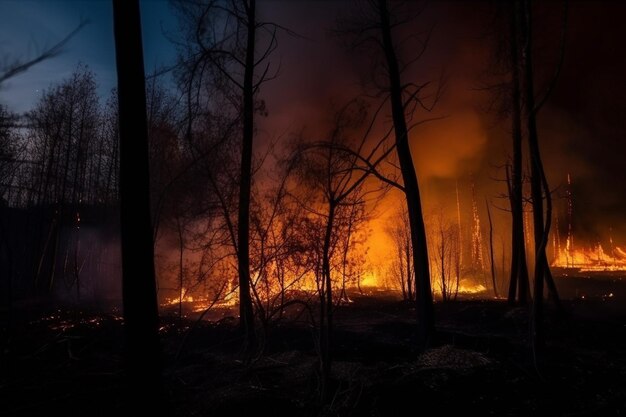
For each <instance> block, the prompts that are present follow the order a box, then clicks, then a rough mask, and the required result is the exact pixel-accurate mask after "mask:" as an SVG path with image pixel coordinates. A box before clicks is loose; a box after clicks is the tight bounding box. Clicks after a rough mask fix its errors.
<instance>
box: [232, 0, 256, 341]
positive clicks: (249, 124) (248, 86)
mask: <svg viewBox="0 0 626 417" xmlns="http://www.w3.org/2000/svg"><path fill="white" fill-rule="evenodd" d="M255 9H256V1H255V0H250V3H249V4H248V5H247V9H246V10H247V18H248V27H247V29H248V36H247V44H246V62H245V64H246V66H245V72H244V81H243V137H242V148H241V182H240V185H239V213H238V228H237V241H238V245H237V246H238V248H237V250H238V253H237V264H238V269H239V317H240V318H239V320H240V322H239V323H240V326H241V330H242V331H243V333H244V336H245V344H246V349H252V348H253V347H254V345H255V333H254V310H253V307H252V296H251V295H250V188H251V182H252V180H251V176H252V144H253V141H254V85H253V78H254V45H255V36H256V18H255V12H256V10H255Z"/></svg>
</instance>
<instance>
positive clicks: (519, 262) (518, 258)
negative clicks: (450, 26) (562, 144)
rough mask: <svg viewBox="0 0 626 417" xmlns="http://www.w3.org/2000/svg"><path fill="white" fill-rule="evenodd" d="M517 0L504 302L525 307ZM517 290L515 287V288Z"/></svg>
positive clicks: (513, 13)
mask: <svg viewBox="0 0 626 417" xmlns="http://www.w3.org/2000/svg"><path fill="white" fill-rule="evenodd" d="M519 16H520V13H519V1H515V2H514V3H513V4H512V5H511V35H510V36H511V39H510V42H511V86H512V89H511V104H512V107H513V113H512V115H511V122H512V131H513V134H512V136H513V169H512V178H511V187H510V203H511V216H512V231H511V239H512V241H511V279H510V284H509V296H508V301H509V303H510V304H513V303H515V296H516V292H517V297H518V301H519V303H520V304H522V305H525V304H526V303H527V302H528V289H529V282H528V265H527V263H526V245H525V243H524V202H523V195H522V193H523V188H522V112H521V87H520V85H521V80H520V68H519V24H520V22H519ZM516 287H518V288H516Z"/></svg>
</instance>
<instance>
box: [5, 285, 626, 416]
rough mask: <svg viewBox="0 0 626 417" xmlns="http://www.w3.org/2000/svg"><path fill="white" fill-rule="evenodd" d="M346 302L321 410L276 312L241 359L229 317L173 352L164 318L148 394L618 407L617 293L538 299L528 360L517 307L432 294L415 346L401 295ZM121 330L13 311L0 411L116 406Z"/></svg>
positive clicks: (300, 346)
mask: <svg viewBox="0 0 626 417" xmlns="http://www.w3.org/2000/svg"><path fill="white" fill-rule="evenodd" d="M352 298H353V303H351V304H349V305H346V306H343V307H340V308H339V309H338V310H337V314H336V317H335V320H336V329H335V332H334V333H333V337H334V350H333V357H334V362H333V368H332V375H333V384H332V389H331V392H332V394H331V396H330V398H329V400H328V402H327V403H326V405H324V406H320V403H319V401H318V398H319V377H318V371H317V369H318V359H317V358H318V357H317V353H316V349H315V343H314V340H315V330H314V329H313V328H312V326H311V325H310V323H309V322H306V321H296V320H287V319H285V320H282V321H280V322H278V323H275V324H274V325H272V326H271V329H270V330H269V332H268V334H267V337H266V338H265V339H264V342H263V347H264V350H263V354H262V355H258V356H257V357H254V358H252V360H243V356H242V355H241V351H240V349H241V345H242V344H241V339H240V338H239V337H238V336H237V329H236V325H235V324H236V322H235V320H234V319H229V318H225V319H223V320H221V321H219V322H209V321H203V322H200V323H199V325H198V326H196V327H195V328H194V330H193V331H192V332H191V333H189V336H188V337H187V338H186V340H185V344H184V346H183V347H182V349H181V348H180V347H181V341H182V340H183V338H184V335H185V334H186V333H187V329H188V328H189V327H190V326H192V324H193V321H191V320H183V321H181V320H179V319H178V318H176V317H170V318H168V317H165V318H163V319H162V327H161V330H160V333H161V336H162V341H163V350H164V378H163V392H162V393H161V394H159V395H155V401H159V402H161V403H162V404H163V408H162V410H163V411H164V414H167V415H171V416H208V415H211V416H219V417H226V416H246V415H248V416H250V415H255V416H273V417H280V416H315V415H336V416H390V415H391V416H393V415H394V413H397V414H398V415H400V414H402V415H404V414H406V411H405V410H411V409H415V410H430V411H428V414H429V415H430V416H440V415H441V416H443V415H456V416H460V415H494V416H531V415H533V416H625V415H626V384H625V381H626V303H625V300H623V299H616V297H610V298H604V297H594V298H586V299H580V298H579V299H577V300H568V301H565V302H564V307H565V313H562V314H558V313H557V312H556V311H554V309H552V308H548V310H547V317H546V335H547V340H548V343H547V348H546V352H545V356H544V357H543V358H542V359H541V360H540V362H539V363H537V364H535V362H534V361H533V356H532V353H531V350H530V348H529V345H528V318H527V317H528V314H527V310H526V309H525V308H519V307H518V308H512V307H509V306H507V305H506V303H504V302H502V301H496V300H487V301H480V300H465V301H457V302H452V303H437V304H436V314H437V337H436V340H433V341H432V343H431V347H430V348H429V349H428V350H426V351H425V352H419V351H417V350H416V349H415V348H414V346H415V343H414V338H415V335H414V317H415V310H414V309H413V308H412V306H411V305H410V304H407V303H404V302H400V301H398V300H397V295H396V294H386V293H379V294H378V295H375V296H359V295H357V294H354V295H353V296H352ZM122 329H123V327H122V320H121V317H119V313H116V312H115V311H113V312H109V313H106V314H102V313H96V312H93V311H83V310H81V311H72V310H65V309H61V310H58V309H55V310H53V311H50V312H48V313H46V314H45V315H43V316H42V315H41V313H40V312H37V313H35V312H34V311H29V310H27V309H25V310H24V311H23V312H21V313H20V314H19V316H17V317H15V318H14V320H13V327H12V330H11V332H10V333H6V332H5V334H4V335H2V336H3V339H4V340H3V341H2V343H3V344H2V349H3V350H2V354H1V356H0V361H1V362H0V415H2V416H5V417H8V416H27V415H32V416H42V415H49V416H57V415H62V416H100V415H101V416H114V415H127V414H128V410H126V411H124V400H123V399H124V398H125V395H124V394H125V393H126V392H124V391H127V390H129V388H128V387H126V388H124V387H125V385H124V383H123V373H122V372H121V341H122ZM130 389H133V387H131V388H130ZM138 415H139V414H138Z"/></svg>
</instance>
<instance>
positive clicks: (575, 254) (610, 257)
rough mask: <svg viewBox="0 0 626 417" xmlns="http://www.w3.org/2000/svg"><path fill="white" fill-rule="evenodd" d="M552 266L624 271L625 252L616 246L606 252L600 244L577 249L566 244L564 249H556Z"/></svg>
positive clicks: (625, 269)
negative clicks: (609, 251)
mask: <svg viewBox="0 0 626 417" xmlns="http://www.w3.org/2000/svg"><path fill="white" fill-rule="evenodd" d="M552 266H555V267H560V268H576V269H579V270H580V271H581V272H594V271H626V252H625V251H624V250H623V249H621V248H620V247H617V246H615V247H614V248H613V250H612V251H611V253H606V252H605V251H604V249H603V248H602V245H600V244H598V245H596V246H594V247H591V248H577V249H572V246H571V245H569V244H567V245H566V248H565V249H561V250H559V251H558V253H557V256H556V257H555V259H554V260H553V261H552Z"/></svg>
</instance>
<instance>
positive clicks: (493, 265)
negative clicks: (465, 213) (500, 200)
mask: <svg viewBox="0 0 626 417" xmlns="http://www.w3.org/2000/svg"><path fill="white" fill-rule="evenodd" d="M485 203H486V205H487V220H489V263H490V264H491V284H492V285H493V295H494V296H495V297H496V298H498V297H499V295H498V285H497V283H496V263H495V259H494V256H493V222H492V221H491V209H490V208H489V202H488V201H485Z"/></svg>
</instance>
